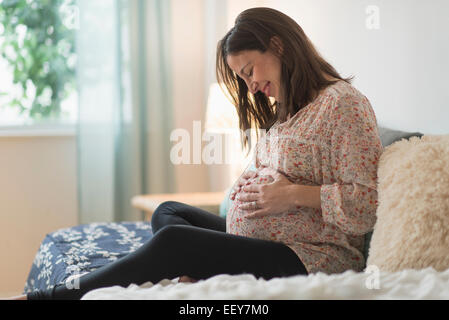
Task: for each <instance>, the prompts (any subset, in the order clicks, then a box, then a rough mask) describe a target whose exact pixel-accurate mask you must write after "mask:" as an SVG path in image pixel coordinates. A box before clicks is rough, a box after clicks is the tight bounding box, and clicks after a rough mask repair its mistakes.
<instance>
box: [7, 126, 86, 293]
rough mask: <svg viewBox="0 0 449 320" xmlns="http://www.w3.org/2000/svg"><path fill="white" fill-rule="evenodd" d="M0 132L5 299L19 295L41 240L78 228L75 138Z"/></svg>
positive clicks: (72, 135)
mask: <svg viewBox="0 0 449 320" xmlns="http://www.w3.org/2000/svg"><path fill="white" fill-rule="evenodd" d="M1 132H3V131H1ZM1 132H0V150H1V151H0V152H1V156H0V177H1V179H0V221H1V222H0V297H4V296H9V295H16V294H19V293H20V292H22V290H23V287H24V285H25V281H26V277H27V275H28V272H29V271H30V268H31V263H32V261H33V259H34V256H35V254H36V252H37V250H38V248H39V245H40V243H41V242H42V240H43V239H44V237H45V235H46V234H47V233H49V232H52V231H55V230H56V229H59V228H65V227H70V226H73V225H76V224H77V219H78V217H77V213H78V212H77V211H78V208H77V192H76V187H77V179H76V138H75V135H74V134H64V135H60V134H58V135H56V136H50V135H45V136H36V135H31V136H10V135H5V134H4V133H1Z"/></svg>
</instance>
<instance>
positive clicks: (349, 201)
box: [320, 95, 383, 235]
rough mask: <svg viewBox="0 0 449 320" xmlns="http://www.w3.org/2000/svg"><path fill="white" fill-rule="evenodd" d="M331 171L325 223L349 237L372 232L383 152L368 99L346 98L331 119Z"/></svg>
mask: <svg viewBox="0 0 449 320" xmlns="http://www.w3.org/2000/svg"><path fill="white" fill-rule="evenodd" d="M328 120H329V122H328V131H327V133H328V134H327V137H328V145H329V146H330V150H329V153H328V154H329V157H328V159H327V161H328V163H327V164H326V163H324V164H323V165H324V166H327V168H328V169H327V170H328V172H330V176H331V177H332V179H331V180H332V181H335V183H332V184H324V185H322V186H321V192H320V197H321V209H322V215H323V219H324V221H325V222H328V223H331V224H334V225H336V226H337V227H339V228H340V229H341V230H342V231H343V232H344V233H346V234H350V235H363V234H365V233H367V232H370V231H371V230H372V229H373V227H374V224H375V222H376V209H377V165H378V161H379V159H380V156H381V155H382V152H383V147H382V143H381V141H380V138H379V133H378V130H377V121H376V117H375V114H374V111H373V110H372V108H371V105H370V103H369V101H368V99H366V97H358V96H354V95H345V96H343V97H341V98H340V99H338V100H337V102H336V103H334V105H333V106H332V108H331V110H330V117H329V118H328Z"/></svg>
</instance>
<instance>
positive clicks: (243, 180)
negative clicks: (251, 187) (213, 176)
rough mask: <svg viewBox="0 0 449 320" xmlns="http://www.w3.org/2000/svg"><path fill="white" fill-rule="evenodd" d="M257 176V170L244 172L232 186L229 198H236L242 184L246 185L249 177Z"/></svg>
mask: <svg viewBox="0 0 449 320" xmlns="http://www.w3.org/2000/svg"><path fill="white" fill-rule="evenodd" d="M255 177H257V171H246V172H244V173H243V174H242V175H241V176H240V178H239V179H238V180H237V182H236V183H235V184H234V186H233V187H232V191H231V194H230V195H229V198H230V199H231V200H235V196H236V194H237V193H238V192H239V191H240V189H241V188H242V186H244V185H246V183H247V182H248V180H249V179H252V178H255Z"/></svg>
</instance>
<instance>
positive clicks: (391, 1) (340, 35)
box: [228, 0, 449, 134]
mask: <svg viewBox="0 0 449 320" xmlns="http://www.w3.org/2000/svg"><path fill="white" fill-rule="evenodd" d="M228 3H229V5H230V6H231V9H230V10H229V12H230V13H231V16H230V17H229V20H230V21H233V20H234V19H235V16H236V15H237V14H238V13H239V12H240V10H242V9H244V8H247V7H252V6H267V7H272V8H274V9H278V10H280V11H282V12H284V13H286V14H287V15H289V16H291V17H292V18H293V19H295V20H296V21H297V22H298V23H299V25H300V26H301V27H302V28H303V30H304V31H305V33H306V34H307V35H308V36H309V38H310V39H311V40H312V42H313V43H314V44H315V45H316V47H317V48H318V50H319V51H320V52H321V53H322V55H323V56H324V57H325V58H326V59H327V60H328V61H329V62H330V63H331V64H332V65H333V66H334V67H335V68H336V69H337V71H339V72H340V74H341V75H342V76H344V77H346V76H350V75H355V79H354V82H353V85H354V86H355V87H356V88H357V89H359V90H360V91H361V92H362V93H363V94H365V95H366V96H367V97H368V99H369V100H370V101H371V104H372V106H373V108H374V111H375V113H376V116H377V119H378V121H379V123H380V124H382V125H385V126H388V127H390V128H393V129H401V130H406V131H421V132H423V133H426V134H449V121H448V120H449V90H448V89H447V86H448V85H447V83H448V81H447V79H446V75H447V74H448V73H449V60H448V57H449V32H448V30H449V19H448V18H447V17H448V12H449V2H448V1H447V0H429V1H422V0H388V1H387V0H383V1H382V0H338V1H335V0H313V1H312V0H295V1H291V0H265V1H254V0H252V1H251V0H238V1H237V0H228ZM369 6H375V7H374V9H376V8H377V9H378V13H379V15H378V16H379V28H378V29H376V28H374V29H371V28H370V27H371V26H374V27H375V23H373V22H375V21H373V20H372V18H373V17H374V18H375V13H374V14H373V12H368V13H367V11H366V10H367V8H368V7H369ZM367 22H368V25H367ZM370 22H371V23H370Z"/></svg>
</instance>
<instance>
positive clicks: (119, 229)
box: [24, 127, 449, 300]
mask: <svg viewBox="0 0 449 320" xmlns="http://www.w3.org/2000/svg"><path fill="white" fill-rule="evenodd" d="M379 133H380V135H381V140H382V143H383V145H384V147H385V146H388V145H390V144H392V143H394V142H395V141H398V140H401V139H404V138H405V139H408V138H410V137H414V136H415V137H421V136H422V134H420V133H418V132H414V133H407V132H400V131H394V130H390V129H386V128H382V127H379ZM225 200H226V199H225ZM225 200H224V201H225ZM223 207H226V204H224V205H223ZM152 235H153V233H152V230H151V224H150V223H149V222H117V223H93V224H86V225H80V226H76V227H72V228H66V229H61V230H57V231H55V232H53V233H50V234H48V235H47V236H46V237H45V239H44V240H43V242H42V244H41V246H40V248H39V250H38V252H37V254H36V256H35V259H34V261H33V264H32V267H31V270H30V273H29V276H28V279H27V281H26V284H25V288H24V292H25V293H26V292H31V291H33V290H40V289H49V288H52V287H53V286H54V285H56V284H59V283H64V282H65V283H66V284H69V285H76V278H77V277H79V276H81V275H83V274H85V273H87V272H91V271H93V270H95V269H97V268H99V267H101V266H103V265H105V264H107V263H110V262H113V261H115V260H116V259H118V258H120V257H122V256H124V255H126V254H128V253H130V252H132V251H134V250H136V249H137V248H138V247H139V246H141V245H142V244H143V243H144V242H146V241H148V240H150V239H151V237H152ZM370 240H371V234H367V235H366V241H365V243H366V246H365V257H366V256H367V254H368V249H369V244H370ZM82 299H84V300H102V299H123V300H126V299H138V300H146V299H151V300H153V299H189V300H190V299H198V300H203V299H213V300H239V299H243V300H252V299H256V300H264V299H273V300H274V299H449V269H448V270H439V271H437V270H435V269H434V268H432V267H427V268H421V269H418V270H414V269H406V270H401V271H397V272H386V271H380V270H379V269H378V268H377V267H375V266H367V267H366V269H365V271H364V272H354V271H351V270H348V271H346V272H344V273H341V274H333V275H327V274H324V273H316V274H311V275H308V276H294V277H288V278H275V279H271V280H264V279H256V278H255V277H254V276H253V275H250V274H242V275H226V274H221V275H217V276H214V277H211V278H209V279H206V280H202V281H199V282H197V283H180V282H178V278H175V279H164V280H162V281H160V282H159V283H154V284H153V283H151V282H147V283H144V284H142V285H140V286H137V285H135V284H131V285H130V286H128V287H126V288H123V287H119V286H113V287H108V288H100V289H96V290H92V291H90V292H88V293H87V294H85V295H84V296H83V298H82Z"/></svg>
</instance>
